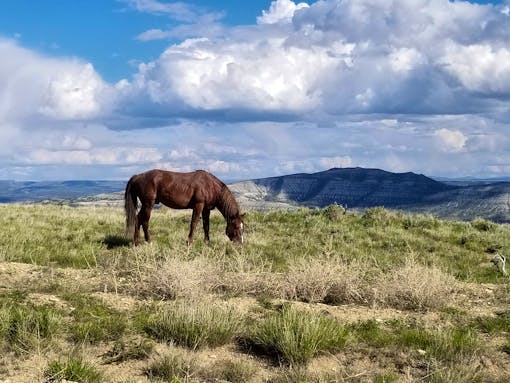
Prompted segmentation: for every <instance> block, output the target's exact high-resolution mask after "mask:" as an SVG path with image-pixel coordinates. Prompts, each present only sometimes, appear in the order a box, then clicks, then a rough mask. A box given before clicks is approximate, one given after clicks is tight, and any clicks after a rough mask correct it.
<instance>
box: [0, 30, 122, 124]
mask: <svg viewBox="0 0 510 383" xmlns="http://www.w3.org/2000/svg"><path fill="white" fill-rule="evenodd" d="M0 56H1V57H4V60H1V62H0V84H2V87H1V88H0V118H2V119H3V120H14V121H19V120H21V119H25V118H29V117H37V116H47V117H51V118H55V119H61V120H73V119H82V118H89V119H90V118H94V117H98V116H99V115H101V113H102V112H103V111H105V109H107V108H108V105H109V100H111V97H112V95H111V94H108V92H109V86H108V85H107V84H106V83H104V82H103V81H102V79H101V77H100V76H99V75H98V74H97V72H95V70H94V68H93V66H92V65H91V64H90V63H84V62H82V61H79V60H77V59H67V58H63V59H55V58H49V57H45V56H42V55H38V54H36V53H34V52H32V51H29V50H27V49H25V48H22V47H20V46H19V45H18V44H17V43H16V42H14V41H12V40H6V39H1V38H0ZM28 89H29V90H30V91H27V90H28Z"/></svg>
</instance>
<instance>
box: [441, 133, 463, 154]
mask: <svg viewBox="0 0 510 383" xmlns="http://www.w3.org/2000/svg"><path fill="white" fill-rule="evenodd" d="M434 137H436V138H437V143H438V144H439V146H440V148H441V149H442V150H444V151H447V152H459V151H461V150H462V149H464V145H465V144H466V137H465V136H464V134H462V132H460V131H459V130H450V129H445V128H443V129H439V130H436V131H435V132H434Z"/></svg>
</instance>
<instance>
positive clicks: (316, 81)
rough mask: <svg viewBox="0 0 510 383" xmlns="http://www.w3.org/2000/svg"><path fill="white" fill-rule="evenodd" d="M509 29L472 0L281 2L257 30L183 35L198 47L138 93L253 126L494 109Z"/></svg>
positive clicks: (505, 85) (507, 72)
mask: <svg viewBox="0 0 510 383" xmlns="http://www.w3.org/2000/svg"><path fill="white" fill-rule="evenodd" d="M507 20H508V18H507V16H505V15H504V14H502V13H501V12H500V10H499V8H497V7H493V6H482V5H478V4H471V3H468V2H462V1H460V2H450V1H448V0H392V1H389V0H385V1H379V0H342V1H340V0H324V1H319V2H314V3H312V4H311V5H308V4H306V3H295V2H293V1H290V0H278V1H274V2H272V3H271V6H270V8H269V10H267V11H263V12H262V15H261V16H260V17H259V18H258V24H257V25H255V26H246V27H237V28H231V29H228V28H221V33H218V32H217V31H215V30H214V28H210V29H211V31H210V32H209V33H208V31H207V29H200V28H194V29H195V30H193V28H192V29H189V28H188V29H186V31H181V32H180V33H181V35H187V36H191V35H192V33H193V32H194V33H195V34H194V36H196V38H192V39H188V40H185V41H183V42H181V43H180V44H175V45H172V46H170V47H169V48H168V49H166V50H165V52H164V53H163V54H162V55H161V56H160V57H159V58H158V59H157V60H155V61H153V62H149V63H145V64H143V65H141V66H140V70H139V73H138V74H137V76H136V78H135V80H134V81H132V83H131V84H130V87H129V90H128V94H129V95H131V96H132V95H133V94H135V93H136V94H138V95H139V96H138V97H140V98H146V99H148V100H150V101H151V102H152V103H153V107H154V108H155V109H157V110H158V111H160V110H161V106H162V105H168V106H171V108H168V109H167V110H171V111H173V113H174V114H175V115H179V114H184V115H189V113H190V111H191V112H193V111H195V112H203V111H216V110H219V111H225V110H227V111H234V112H236V116H240V118H243V116H245V118H246V119H250V118H259V119H272V118H278V116H279V115H289V114H290V115H292V116H294V117H295V118H296V119H301V118H304V116H305V115H306V114H308V113H310V112H311V111H313V112H314V115H315V116H318V115H319V116H320V115H330V114H331V115H338V114H349V113H409V112H412V113H431V112H433V113H442V114H444V113H445V112H446V113H448V111H450V112H455V113H462V112H467V111H469V112H472V111H473V110H475V111H477V112H486V111H490V110H492V106H493V104H494V102H488V101H487V99H486V98H484V99H483V100H480V99H479V97H480V94H479V93H484V95H489V96H495V97H497V96H498V95H499V94H502V93H508V91H509V88H510V66H509V65H510V64H508V63H509V62H510V53H509V52H510V45H509V43H508V41H507V40H508V39H506V38H505V36H507V35H508V33H510V30H509V28H508V27H507V26H506V25H507ZM175 34H177V32H176V31H175V30H171V31H161V30H152V31H148V32H146V34H145V35H143V38H146V39H149V38H160V37H163V36H170V35H175ZM220 36H221V37H220ZM452 79H454V80H457V81H458V82H459V83H460V84H461V87H459V86H456V84H454V82H453V81H452ZM477 92H479V93H477ZM459 100H462V101H459ZM247 112H249V113H247ZM218 116H223V114H219V115H218ZM221 118H223V117H221Z"/></svg>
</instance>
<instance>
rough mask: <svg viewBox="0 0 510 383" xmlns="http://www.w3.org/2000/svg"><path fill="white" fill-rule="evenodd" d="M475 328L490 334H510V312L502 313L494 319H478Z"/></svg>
mask: <svg viewBox="0 0 510 383" xmlns="http://www.w3.org/2000/svg"><path fill="white" fill-rule="evenodd" d="M474 324H475V326H476V327H477V328H479V329H480V330H482V331H483V332H486V333H489V334H498V333H507V334H510V311H502V312H499V313H497V314H496V315H495V316H493V317H478V318H476V319H475V323H474Z"/></svg>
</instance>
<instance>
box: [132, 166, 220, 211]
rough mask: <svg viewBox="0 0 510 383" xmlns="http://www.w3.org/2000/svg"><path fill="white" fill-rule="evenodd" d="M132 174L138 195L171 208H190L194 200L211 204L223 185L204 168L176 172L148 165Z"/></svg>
mask: <svg viewBox="0 0 510 383" xmlns="http://www.w3.org/2000/svg"><path fill="white" fill-rule="evenodd" d="M133 177H134V180H133V182H134V183H135V184H136V185H137V186H136V189H138V193H139V194H140V195H141V196H143V197H145V198H147V199H149V200H153V201H155V202H156V203H157V202H161V203H163V204H165V205H167V206H169V207H172V208H175V209H184V208H190V207H192V206H193V204H194V203H196V202H202V203H204V204H206V205H208V206H212V205H213V204H214V202H215V200H216V196H217V193H219V191H220V190H221V186H222V185H223V183H222V182H221V181H220V180H218V179H217V178H216V177H215V176H213V175H212V174H210V173H208V172H206V171H205V170H196V171H193V172H189V173H179V172H172V171H167V170H160V169H152V170H148V171H146V172H144V173H141V174H138V175H136V176H133ZM140 199H142V198H140Z"/></svg>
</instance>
